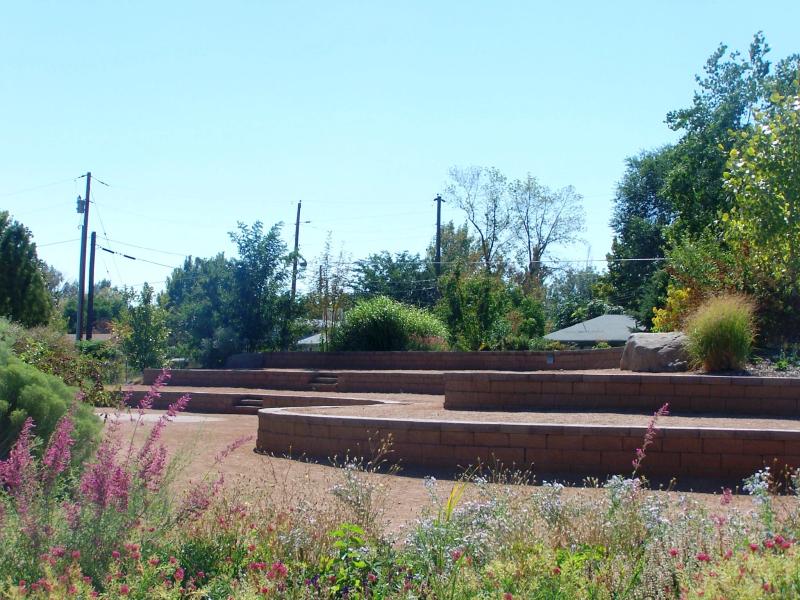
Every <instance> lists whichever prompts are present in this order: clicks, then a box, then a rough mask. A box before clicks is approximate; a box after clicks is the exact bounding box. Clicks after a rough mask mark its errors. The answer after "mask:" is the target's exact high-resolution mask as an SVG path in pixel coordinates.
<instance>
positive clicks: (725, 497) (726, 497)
mask: <svg viewBox="0 0 800 600" xmlns="http://www.w3.org/2000/svg"><path fill="white" fill-rule="evenodd" d="M732 501H733V492H732V491H731V488H725V489H724V490H722V496H721V497H720V499H719V503H720V504H721V505H722V506H725V505H726V504H730V503H731V502H732Z"/></svg>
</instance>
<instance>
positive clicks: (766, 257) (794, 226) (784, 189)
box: [722, 72, 800, 336]
mask: <svg viewBox="0 0 800 600" xmlns="http://www.w3.org/2000/svg"><path fill="white" fill-rule="evenodd" d="M798 76H800V72H798ZM741 138H742V146H741V148H740V149H733V150H731V152H730V155H729V159H728V168H729V171H728V172H727V173H726V177H725V179H726V182H725V183H726V189H728V190H730V192H731V193H732V195H733V206H732V208H731V211H730V212H729V213H724V214H723V216H722V221H723V223H724V232H725V239H726V240H727V242H728V243H729V244H730V246H731V248H732V250H733V257H734V259H735V260H736V262H737V263H738V264H739V265H742V270H743V271H744V272H745V273H747V275H748V276H747V278H746V280H745V281H743V282H742V283H743V287H745V288H746V289H748V291H751V292H752V293H755V294H756V295H757V296H759V297H761V298H762V299H763V300H764V301H766V303H767V304H768V305H771V308H773V310H774V309H777V310H774V312H775V313H776V315H782V317H783V318H782V319H780V318H779V319H773V320H777V321H782V323H781V329H783V331H782V332H781V333H782V335H786V334H787V333H790V335H794V336H796V335H797V334H798V333H800V331H799V329H800V248H798V244H800V81H796V83H795V90H794V93H792V94H790V95H787V96H783V95H781V94H780V93H778V92H774V93H773V95H772V98H771V105H770V106H769V107H768V108H767V110H765V111H763V112H761V113H759V114H757V121H756V124H755V127H753V128H752V129H751V130H750V131H748V132H746V133H743V134H742V135H741ZM776 304H777V306H776ZM774 324H775V323H773V325H774ZM787 328H790V329H792V330H793V331H791V332H788V331H787Z"/></svg>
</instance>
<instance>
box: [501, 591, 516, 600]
mask: <svg viewBox="0 0 800 600" xmlns="http://www.w3.org/2000/svg"><path fill="white" fill-rule="evenodd" d="M503 600H514V595H513V594H512V593H511V592H506V593H505V594H503Z"/></svg>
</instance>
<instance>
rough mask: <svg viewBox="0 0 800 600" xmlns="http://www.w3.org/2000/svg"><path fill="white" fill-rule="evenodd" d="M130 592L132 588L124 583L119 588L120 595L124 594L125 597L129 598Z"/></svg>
mask: <svg viewBox="0 0 800 600" xmlns="http://www.w3.org/2000/svg"><path fill="white" fill-rule="evenodd" d="M130 591H131V590H130V588H129V587H128V586H127V585H125V584H124V583H123V584H122V585H121V586H119V593H120V594H122V595H123V596H127V595H128V592H130Z"/></svg>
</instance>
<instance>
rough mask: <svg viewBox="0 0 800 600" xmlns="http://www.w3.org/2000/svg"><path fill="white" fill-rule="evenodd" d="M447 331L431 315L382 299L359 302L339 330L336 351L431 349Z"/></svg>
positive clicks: (349, 312) (333, 341)
mask: <svg viewBox="0 0 800 600" xmlns="http://www.w3.org/2000/svg"><path fill="white" fill-rule="evenodd" d="M446 335H447V329H446V328H445V326H444V324H442V322H441V321H439V319H437V318H436V317H435V316H433V315H432V314H431V313H429V312H427V311H425V310H423V309H420V308H415V307H413V306H407V305H405V304H401V303H400V302H397V301H395V300H392V299H391V298H387V297H385V296H378V297H377V298H372V299H370V300H363V301H361V302H358V303H357V304H356V305H355V307H353V308H352V309H351V310H350V311H348V312H347V313H346V314H345V318H344V322H343V323H342V324H341V326H340V327H338V328H337V329H336V331H335V332H334V335H333V339H332V341H331V342H332V343H331V347H332V349H333V350H374V351H381V350H428V349H430V345H431V343H432V338H433V341H435V340H436V339H437V338H438V339H443V338H444V337H445V336H446Z"/></svg>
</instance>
